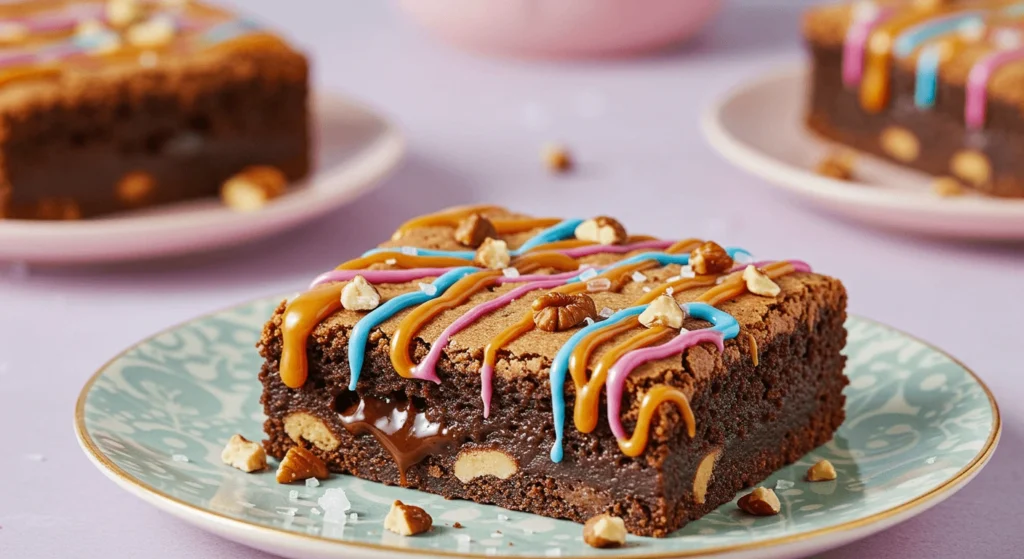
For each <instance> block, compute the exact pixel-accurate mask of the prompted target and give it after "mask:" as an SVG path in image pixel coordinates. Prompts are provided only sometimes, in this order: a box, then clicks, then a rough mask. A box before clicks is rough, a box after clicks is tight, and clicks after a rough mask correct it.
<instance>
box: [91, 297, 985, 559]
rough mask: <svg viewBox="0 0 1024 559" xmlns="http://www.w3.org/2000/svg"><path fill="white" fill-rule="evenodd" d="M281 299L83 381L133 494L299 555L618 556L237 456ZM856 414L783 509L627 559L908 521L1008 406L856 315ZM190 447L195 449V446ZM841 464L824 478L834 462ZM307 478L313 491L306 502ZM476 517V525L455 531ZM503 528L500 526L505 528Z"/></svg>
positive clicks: (719, 518)
mask: <svg viewBox="0 0 1024 559" xmlns="http://www.w3.org/2000/svg"><path fill="white" fill-rule="evenodd" d="M280 300H281V298H280V297H275V298H268V299H263V300H259V301H255V302H252V303H247V304H244V305H241V306H238V307H235V308H232V309H229V310H226V311H221V312H217V313H214V314H211V315H208V316H205V317H202V318H199V319H196V320H193V321H191V322H189V323H187V324H184V325H182V326H177V327H174V328H172V329H170V330H167V331H165V332H163V333H161V334H158V335H156V336H154V337H152V338H150V339H148V340H146V341H143V342H142V343H140V344H138V345H136V346H134V347H132V348H130V349H129V350H127V351H126V352H125V353H123V354H121V355H119V356H118V357H116V358H115V359H114V360H113V361H111V362H110V363H108V364H107V365H106V366H105V367H103V369H101V370H100V371H99V372H97V373H96V374H95V376H93V377H92V379H91V380H89V382H88V384H87V385H86V386H85V388H84V389H83V391H82V394H81V396H80V398H79V400H78V406H77V409H76V413H75V427H76V431H77V434H78V437H79V440H80V442H81V444H82V447H83V448H84V449H85V452H86V454H87V455H88V456H89V458H90V459H91V460H92V461H93V462H95V463H96V465H97V466H98V467H99V468H100V470H102V471H103V473H105V474H106V475H107V476H108V477H110V478H111V479H112V480H114V481H115V482H116V483H117V484H118V485H119V486H121V487H122V488H124V489H126V490H128V491H129V492H131V493H133V494H135V495H138V496H139V497H141V498H143V499H144V500H146V501H147V502H150V503H152V504H153V505H155V506H157V507H158V508H161V509H163V510H165V511H167V512H170V513H171V514H173V515H175V516H177V517H179V518H182V519H184V520H186V521H188V522H191V523H193V524H195V525H197V526H199V527H201V528H203V529H205V530H209V531H211V532H215V533H217V534H220V535H222V536H224V537H226V538H229V539H232V540H235V541H238V542H241V543H244V544H247V545H250V546H253V547H257V548H260V549H264V550H267V551H271V552H274V553H278V554H281V555H285V556H289V557H303V558H309V557H339V556H345V557H352V556H360V557H364V556H365V557H376V556H379V557H394V556H395V554H396V552H401V553H408V554H430V555H460V556H489V555H499V556H516V557H545V556H546V557H552V556H565V557H596V556H609V553H608V552H601V551H599V550H594V549H591V548H589V547H587V546H586V545H585V544H583V542H582V538H581V532H582V530H581V527H580V525H578V524H574V523H571V522H567V521H560V520H552V519H548V518H543V517H539V516H535V515H531V514H525V513H518V512H511V511H506V510H503V509H500V508H497V507H492V506H485V505H478V504H474V503H470V502H466V501H446V500H444V499H443V498H441V497H437V496H433V495H427V494H424V493H419V492H416V491H412V490H407V489H401V488H396V487H386V486H383V485H379V484H375V483H371V482H367V481H362V480H359V479H355V478H351V477H348V476H334V477H332V478H331V479H330V480H327V481H325V482H323V483H322V485H321V486H320V487H316V488H309V487H305V486H302V485H299V486H294V485H293V486H287V485H278V484H277V483H276V482H275V481H274V474H273V472H271V471H266V472H263V473H259V474H245V473H242V472H240V471H238V470H234V469H232V468H230V467H227V466H224V465H222V464H221V463H220V451H221V449H222V447H223V445H224V443H225V442H226V441H227V439H228V438H229V437H230V436H231V435H232V434H234V433H242V434H243V435H244V436H246V437H248V438H250V439H256V440H258V439H259V438H260V437H261V434H262V422H263V413H262V409H261V407H260V404H259V402H258V400H259V394H260V385H259V383H258V381H257V380H256V374H257V371H258V370H259V367H260V359H259V356H258V355H257V354H256V351H255V349H254V348H253V345H254V344H255V342H256V340H257V336H258V334H259V331H260V327H261V325H262V323H263V321H264V320H265V319H266V318H267V317H268V316H269V315H270V313H271V311H272V310H273V308H274V306H275V305H276V304H277V302H278V301H280ZM847 327H848V329H849V332H850V336H849V345H848V347H847V350H846V351H847V354H848V355H849V362H848V369H847V374H848V375H849V376H850V380H851V383H850V386H849V387H848V388H847V392H846V393H847V397H848V401H847V414H848V417H847V420H846V423H844V424H843V426H842V427H841V428H840V430H839V433H838V435H837V436H836V438H835V439H834V440H833V441H832V442H831V443H829V444H827V445H824V446H822V447H820V448H818V449H816V450H815V451H814V452H812V453H811V454H809V455H807V456H805V457H804V458H803V459H802V460H801V461H800V462H799V463H797V464H794V465H792V466H789V467H786V468H783V469H782V470H779V471H778V472H776V473H775V475H773V476H772V477H771V478H770V479H769V480H768V481H767V482H766V485H769V486H772V487H775V488H777V492H778V494H779V497H780V499H781V500H782V513H781V514H780V515H778V516H774V517H767V518H753V517H750V516H746V515H743V514H742V513H740V512H739V511H738V509H737V508H736V505H735V504H726V505H723V506H722V507H720V508H719V509H718V510H717V511H715V512H713V513H712V514H709V515H707V516H706V517H704V518H703V519H701V520H700V521H698V522H694V523H691V524H690V525H688V526H686V527H685V528H684V529H682V530H680V531H679V532H677V533H676V534H674V535H673V536H672V537H669V538H665V539H650V538H636V537H634V538H631V543H630V544H629V546H628V547H626V548H625V549H620V550H616V551H614V552H612V553H611V555H618V556H625V557H666V558H667V557H691V556H708V555H714V556H729V557H761V556H764V553H765V549H766V548H771V553H772V555H773V556H777V557H789V556H797V555H805V554H809V553H816V552H820V551H822V550H825V549H828V548H831V547H835V546H838V545H842V544H844V543H847V542H850V541H853V540H855V539H857V538H861V537H864V536H866V535H868V534H871V533H874V532H877V531H879V530H882V529H884V528H886V527H888V526H892V525H893V524H896V523H898V522H900V521H903V520H906V519H907V518H909V517H911V516H914V515H916V514H918V513H920V512H922V511H924V510H925V509H927V508H929V507H931V506H932V505H935V504H936V503H938V502H940V501H942V500H943V499H945V498H947V497H949V496H950V495H952V494H953V493H954V492H955V491H956V490H958V489H959V488H960V487H962V486H963V485H964V484H965V483H966V482H967V481H969V480H970V479H971V478H972V477H973V476H974V475H975V474H976V473H977V472H978V471H979V470H980V469H981V467H982V466H983V465H984V464H985V462H987V461H988V459H989V457H990V456H991V455H992V452H993V450H994V449H995V446H996V442H997V440H998V438H999V429H1000V427H999V412H998V409H997V407H996V403H995V400H994V399H993V397H992V394H991V393H990V392H989V391H988V389H987V388H986V387H985V386H984V384H982V383H981V381H980V380H979V379H978V378H977V377H975V376H974V375H973V373H971V372H970V371H968V370H967V369H966V368H964V367H963V365H961V364H960V363H958V362H957V361H955V360H954V359H953V358H951V357H949V356H948V355H946V354H944V353H942V352H941V351H939V350H937V349H935V348H932V347H930V346H928V345H927V344H925V343H923V342H921V341H918V340H916V339H914V338H911V337H909V336H907V335H906V334H903V333H901V332H898V331H896V330H893V329H891V328H889V327H886V326H883V325H881V324H878V323H875V322H871V321H869V320H865V319H863V318H851V319H850V320H849V322H848V324H847ZM186 458H187V461H185V459H186ZM821 458H827V459H829V460H831V461H832V463H833V464H835V466H836V469H837V470H838V472H839V479H838V480H836V481H832V482H824V483H821V482H819V483H813V484H811V483H807V482H805V481H803V479H802V478H803V475H804V473H805V472H806V470H807V467H808V466H809V465H810V464H812V463H813V462H815V461H816V460H818V459H821ZM332 487H341V488H344V489H345V490H346V491H347V494H348V496H349V499H350V500H351V502H352V511H353V512H354V513H355V514H356V515H357V518H355V519H350V520H349V521H348V522H347V523H345V524H337V523H325V522H324V520H323V518H324V517H323V515H322V514H317V513H318V512H319V510H317V511H314V509H315V508H317V504H316V501H317V499H318V498H319V496H320V495H322V494H323V492H324V490H325V489H327V488H332ZM293 490H297V491H298V498H297V499H289V491H293ZM394 499H402V500H403V501H406V502H411V503H414V504H417V505H419V506H422V507H424V508H425V509H427V511H429V512H430V513H431V514H432V515H433V517H434V521H435V526H436V527H435V529H434V531H433V532H431V533H429V534H426V535H423V536H418V537H414V538H402V537H400V536H397V535H395V534H392V533H390V532H387V531H385V530H383V527H382V521H383V518H384V515H385V514H386V512H387V510H388V506H389V504H390V503H391V501H392V500H394ZM456 521H458V522H461V523H462V524H463V525H464V526H465V528H463V529H453V528H451V527H450V526H451V524H452V523H454V522H456ZM499 532H500V533H499Z"/></svg>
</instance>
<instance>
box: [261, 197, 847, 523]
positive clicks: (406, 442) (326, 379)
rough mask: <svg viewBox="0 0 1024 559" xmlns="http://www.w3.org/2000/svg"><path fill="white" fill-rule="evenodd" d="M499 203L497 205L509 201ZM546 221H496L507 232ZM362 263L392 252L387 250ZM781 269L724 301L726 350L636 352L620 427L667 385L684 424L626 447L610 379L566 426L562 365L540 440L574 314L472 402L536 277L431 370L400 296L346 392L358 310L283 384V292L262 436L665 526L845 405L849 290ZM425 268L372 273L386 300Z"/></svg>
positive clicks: (437, 234)
mask: <svg viewBox="0 0 1024 559" xmlns="http://www.w3.org/2000/svg"><path fill="white" fill-rule="evenodd" d="M491 212H492V213H490V214H489V216H490V217H491V218H493V219H499V218H502V217H507V216H508V215H509V214H508V213H506V212H504V211H503V210H493V211H491ZM456 229H457V228H456V227H455V226H447V225H441V226H438V225H429V226H423V227H415V228H412V229H409V230H407V231H405V232H403V233H401V234H399V235H396V236H397V237H398V238H397V239H394V240H392V241H389V242H387V243H385V246H391V247H395V246H415V247H421V248H431V249H442V250H460V249H461V250H466V247H463V246H461V245H460V244H459V243H458V242H456V241H455V231H456ZM538 231H539V229H533V230H529V231H523V232H521V233H516V234H509V235H501V237H503V238H504V239H505V240H507V241H508V245H509V247H517V246H520V245H521V244H522V243H523V242H525V241H526V239H529V238H531V237H532V236H533V235H535V234H536V233H537V232H538ZM645 252H649V249H648V250H636V251H628V252H623V253H621V254H600V255H594V256H588V257H583V258H580V259H579V260H580V263H581V264H590V265H593V266H599V267H603V266H607V265H609V264H612V263H614V262H616V261H619V260H621V259H624V258H629V257H633V256H636V255H639V254H643V253H645ZM514 263H515V261H513V264H514ZM372 267H373V268H374V269H393V268H395V267H396V266H395V264H393V263H392V264H388V263H386V262H384V263H378V264H374V265H373V266H372ZM685 272H686V270H684V269H682V268H681V267H680V265H678V264H667V265H664V266H657V267H653V268H649V269H645V270H643V272H642V273H641V274H640V275H633V276H627V278H626V281H625V283H624V285H621V288H620V289H615V287H618V286H613V288H612V289H611V290H609V291H600V292H589V293H588V295H589V296H590V297H592V298H593V300H594V302H595V306H596V308H597V309H609V310H619V309H623V308H627V307H630V306H631V305H633V304H634V302H635V301H636V300H637V299H638V298H640V297H642V296H644V295H645V293H646V291H645V289H647V290H649V289H651V288H652V287H654V286H658V285H661V284H664V283H665V282H668V281H673V279H678V276H680V274H685ZM641 276H642V277H641ZM711 279H712V280H713V279H714V277H713V276H712V278H711ZM419 281H421V282H427V281H429V279H424V280H419ZM776 282H777V284H778V286H779V288H780V289H781V291H780V293H779V295H778V296H776V297H766V296H759V295H754V294H751V293H747V292H744V293H743V294H741V295H739V296H738V297H736V298H734V299H733V300H730V301H727V302H724V303H722V304H720V305H718V307H717V308H718V309H720V310H721V311H724V312H726V313H729V314H730V315H732V316H733V317H735V319H736V321H737V322H738V323H739V332H740V333H739V335H738V336H736V337H735V338H733V339H731V340H728V341H726V342H725V346H724V347H725V349H724V352H720V351H719V350H718V349H717V348H716V347H715V346H714V345H712V344H699V345H696V346H694V347H691V348H690V349H688V350H686V351H685V352H684V353H682V354H676V355H672V356H670V357H667V358H663V359H658V360H654V361H650V362H648V363H646V364H644V365H641V366H640V367H638V368H636V369H635V370H634V371H633V373H632V374H631V375H630V376H629V377H627V379H626V382H625V385H624V388H623V398H622V411H621V418H622V422H623V425H624V427H625V428H626V430H627V431H628V432H629V433H632V432H633V431H634V429H635V428H636V425H637V423H638V413H639V410H640V407H641V405H640V402H641V400H642V399H643V397H644V395H645V394H648V393H649V392H651V391H652V389H655V387H658V386H667V387H671V388H677V389H679V390H681V391H682V392H683V393H685V395H686V396H687V398H688V400H689V406H690V408H691V409H692V413H693V419H694V425H695V433H694V435H693V436H690V434H688V423H687V421H686V417H685V414H684V413H683V412H682V411H681V410H680V408H678V407H677V406H675V405H673V404H663V405H660V406H659V407H657V408H656V410H655V413H654V415H653V417H652V418H651V423H650V431H649V437H648V440H647V442H646V448H645V450H644V451H643V452H642V453H641V454H639V455H638V456H628V455H626V454H624V452H623V451H622V450H620V447H619V444H618V441H617V439H616V437H615V435H614V434H613V432H612V429H611V426H610V424H609V421H608V418H607V417H606V414H605V410H606V407H607V394H606V393H602V395H601V398H600V407H599V409H600V410H601V412H600V413H599V414H598V421H597V425H596V427H595V428H594V429H593V431H592V432H589V433H582V432H580V431H578V430H577V429H576V428H575V426H574V424H573V415H574V405H575V404H574V395H575V392H576V385H575V384H574V382H573V380H572V379H571V378H569V377H567V379H566V382H565V383H564V386H556V387H555V388H556V390H559V391H564V393H565V405H566V408H567V409H566V413H565V427H564V440H563V446H562V448H564V456H563V458H562V460H561V461H560V462H554V461H553V460H552V458H551V455H550V451H551V449H552V445H553V444H554V442H555V429H554V418H553V414H552V392H551V388H552V387H551V380H550V377H549V373H550V369H551V366H552V361H553V359H554V357H555V355H556V353H557V352H558V350H559V349H560V348H561V347H562V345H563V344H565V343H566V341H567V340H568V339H569V338H570V337H571V336H572V335H573V334H575V333H576V331H578V330H579V327H577V328H575V329H569V330H566V331H561V332H549V331H542V330H539V329H534V330H533V331H531V332H529V333H527V334H525V335H523V336H522V337H520V338H518V339H517V340H515V341H514V342H512V343H510V344H508V345H507V346H506V347H504V349H502V351H500V352H499V359H498V362H497V366H496V368H495V374H494V378H493V396H492V399H491V405H490V410H489V411H490V413H489V415H488V416H487V417H486V418H485V417H484V413H483V412H484V409H483V403H482V401H481V383H482V380H481V361H482V358H483V353H484V347H485V346H486V345H487V343H488V342H489V341H490V340H491V339H492V338H493V337H494V336H496V335H497V334H498V333H499V332H501V331H502V330H504V329H505V328H506V327H508V326H509V325H511V324H513V323H515V322H516V321H518V320H519V319H520V317H522V316H523V315H524V313H529V312H530V307H531V304H532V302H533V301H534V299H535V298H537V297H538V296H540V295H541V294H543V293H545V290H538V291H535V292H532V293H530V294H528V295H525V296H523V297H521V298H519V299H517V300H515V301H514V302H512V303H511V304H509V305H508V306H505V307H502V308H500V309H498V310H495V311H494V312H491V313H490V314H487V315H486V316H484V317H483V318H481V319H480V320H478V321H475V322H474V323H473V324H472V325H471V326H469V327H468V328H466V329H465V330H462V331H461V332H459V333H457V334H456V335H455V336H454V337H453V338H452V340H451V343H450V344H449V345H448V346H447V347H446V348H445V349H444V350H443V352H442V354H441V358H440V360H439V362H438V365H437V374H438V377H439V378H440V382H439V383H433V382H426V381H423V380H418V379H410V378H403V377H401V376H400V375H399V374H398V373H397V371H396V368H395V366H394V364H393V363H392V359H391V357H390V354H389V351H390V348H389V345H390V342H391V340H392V338H393V337H394V336H395V333H396V327H397V325H398V323H399V322H400V320H401V319H402V318H403V317H405V316H407V315H408V313H409V312H410V311H409V310H406V311H403V312H400V313H399V314H398V315H396V316H395V317H394V318H391V319H389V320H387V321H385V322H383V323H382V324H381V325H380V326H379V327H377V328H374V329H373V330H372V333H371V334H370V336H369V338H368V343H367V346H366V360H365V364H364V365H363V368H362V372H361V375H360V376H359V378H358V383H357V386H356V389H355V390H354V391H352V390H349V389H348V385H349V382H350V380H351V376H352V375H351V370H350V367H349V359H348V353H347V352H348V349H349V348H348V344H349V340H350V339H351V338H352V337H353V335H354V334H353V327H354V326H355V325H356V324H357V322H358V321H359V320H360V319H361V318H362V317H363V316H364V313H360V312H354V311H349V310H339V311H337V312H334V313H333V314H331V315H330V316H328V317H326V318H325V319H324V320H322V322H320V323H319V325H318V326H316V328H315V329H314V330H313V331H312V334H311V335H310V336H309V339H308V343H307V346H306V354H305V355H306V358H307V360H308V377H307V378H306V379H305V382H304V383H302V384H301V386H300V387H298V388H291V387H289V386H288V385H286V384H285V383H284V382H282V378H281V371H280V366H281V357H282V348H283V332H282V331H283V324H284V322H285V321H286V320H287V319H286V314H287V311H286V309H287V307H288V305H287V303H282V304H281V305H280V306H279V307H278V309H277V310H276V312H275V313H274V315H273V317H272V318H271V319H270V321H269V322H268V323H267V324H266V326H265V328H264V331H263V334H262V338H261V340H260V342H259V344H258V347H259V350H260V353H261V355H262V356H263V357H264V358H265V360H266V361H265V363H264V365H263V368H262V371H261V372H260V375H259V378H260V380H261V382H262V383H263V396H262V400H261V401H262V403H263V404H264V410H265V412H266V415H267V420H266V423H265V430H266V433H267V437H268V438H267V440H266V441H265V442H264V445H265V447H266V449H267V451H268V452H269V453H270V454H271V455H272V456H274V457H277V458H281V457H282V456H283V455H284V454H285V453H286V452H287V450H288V449H289V448H291V447H292V446H295V445H302V446H304V447H307V448H310V449H311V450H312V451H313V452H314V453H316V454H317V455H319V456H320V457H322V458H323V459H324V460H325V461H326V462H327V464H328V465H329V467H330V469H331V470H332V471H335V472H341V473H347V474H351V475H355V476H358V477H360V478H364V479H368V480H373V481H378V482H383V483H386V484H401V485H405V486H407V487H413V488H417V489H420V490H423V491H428V492H431V493H436V494H439V495H443V496H445V497H448V498H460V499H469V500H472V501H476V502H481V503H493V504H496V505H499V506H502V507H505V508H508V509H514V510H521V511H528V512H532V513H536V514H540V515H544V516H550V517H557V518H566V519H570V520H574V521H578V522H582V521H585V520H586V519H587V518H589V517H591V516H593V515H596V514H599V513H603V512H609V513H611V514H614V515H617V516H621V517H622V518H624V519H625V522H626V526H627V528H628V530H629V531H630V532H631V533H634V534H639V535H645V536H659V537H661V536H666V535H668V534H670V533H671V532H672V531H674V530H676V529H678V528H680V527H681V526H683V525H685V524H686V523H687V522H689V521H690V520H694V519H697V518H699V517H701V516H702V515H704V514H706V513H708V512H709V511H711V510H713V509H715V508H716V507H718V506H719V505H721V504H723V503H725V502H728V501H729V500H731V499H732V498H733V497H734V496H735V495H736V493H737V492H738V491H739V490H741V489H743V488H745V487H750V486H752V485H754V484H756V483H758V482H759V481H761V480H763V479H765V478H766V477H767V476H769V475H770V474H771V473H772V472H773V471H775V470H776V469H778V468H779V467H781V466H783V465H785V464H788V463H791V462H793V461H795V460H797V459H798V458H799V457H801V456H802V455H803V454H805V453H807V452H808V451H810V450H811V449H813V448H814V447H816V446H818V445H821V444H823V443H825V442H827V441H828V440H829V439H830V438H831V437H832V435H833V433H834V432H835V430H836V429H837V428H838V427H839V425H840V424H841V423H842V421H843V418H844V412H843V404H844V396H843V394H842V390H843V387H844V386H845V385H846V383H847V379H846V377H845V376H844V374H843V367H844V363H845V358H844V357H843V355H842V354H841V353H840V351H841V350H842V348H843V346H844V344H845V339H846V331H845V329H844V326H843V324H844V321H845V318H846V312H845V307H846V293H845V290H844V288H843V286H842V284H841V283H840V282H839V281H838V280H835V279H833V278H830V277H827V276H823V275H819V274H814V273H791V274H788V275H785V276H783V277H780V278H778V279H776ZM418 283H419V282H417V281H413V282H408V283H404V284H390V285H383V284H379V285H377V288H378V289H379V291H380V293H381V295H382V297H383V300H384V301H385V302H386V301H388V300H391V299H393V298H394V297H396V296H397V295H399V294H402V293H408V292H414V291H416V290H419V289H421V287H420V286H419V285H418ZM517 285H519V284H517ZM709 285H711V286H713V285H714V282H713V281H711V282H709ZM515 287H516V286H515V285H501V286H497V287H491V288H489V289H484V290H482V291H480V292H478V293H476V294H474V295H472V296H471V297H469V299H468V300H467V301H465V302H464V303H463V304H460V305H456V306H454V307H452V308H450V309H448V310H445V311H444V312H442V313H441V314H440V315H438V316H437V317H436V318H435V319H433V320H430V321H429V322H428V323H427V324H426V326H425V327H424V328H423V329H422V330H421V331H419V332H418V334H417V335H416V337H415V340H414V342H413V344H412V351H411V354H412V356H413V358H414V361H416V362H420V361H422V360H423V358H424V356H425V355H426V354H427V352H428V351H429V350H430V347H431V344H432V343H434V342H435V341H436V340H437V338H438V336H439V335H440V333H441V331H442V330H444V329H445V328H446V327H447V326H448V325H450V324H451V323H452V322H453V321H455V320H456V319H458V318H459V317H461V316H463V315H465V313H466V312H467V311H469V310H470V309H471V308H473V307H475V306H476V305H479V304H481V303H483V302H486V301H491V300H494V299H495V298H497V297H499V296H501V295H502V294H504V293H507V292H509V291H510V290H511V289H513V288H515ZM707 290H708V287H702V288H691V289H684V290H678V291H675V292H673V293H672V296H673V297H674V298H675V299H676V301H678V302H680V303H683V302H690V301H694V300H696V299H697V298H698V297H700V296H701V295H702V294H703V293H704V292H706V291H707ZM604 314H607V312H606V313H604ZM598 319H599V320H600V317H598ZM581 326H582V325H581ZM684 326H685V327H686V328H689V329H692V330H696V329H700V328H705V327H707V326H708V323H706V322H702V321H699V320H696V319H693V318H687V319H686V322H685V324H684ZM638 328H639V330H643V327H642V326H641V327H638ZM637 331H638V330H633V331H631V332H628V333H625V334H619V335H616V336H614V337H612V338H611V339H610V340H608V341H607V342H606V343H604V344H602V345H600V346H599V347H598V349H597V351H596V352H595V353H594V355H593V356H592V357H591V358H590V360H589V365H590V369H591V372H592V370H593V366H594V364H595V363H596V362H597V361H598V360H599V359H600V358H601V357H602V356H603V355H604V354H605V352H606V351H608V349H609V348H610V347H612V346H614V345H616V344H617V343H619V342H621V341H622V340H625V339H626V338H628V337H629V336H631V335H632V334H635V333H636V332H637Z"/></svg>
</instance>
